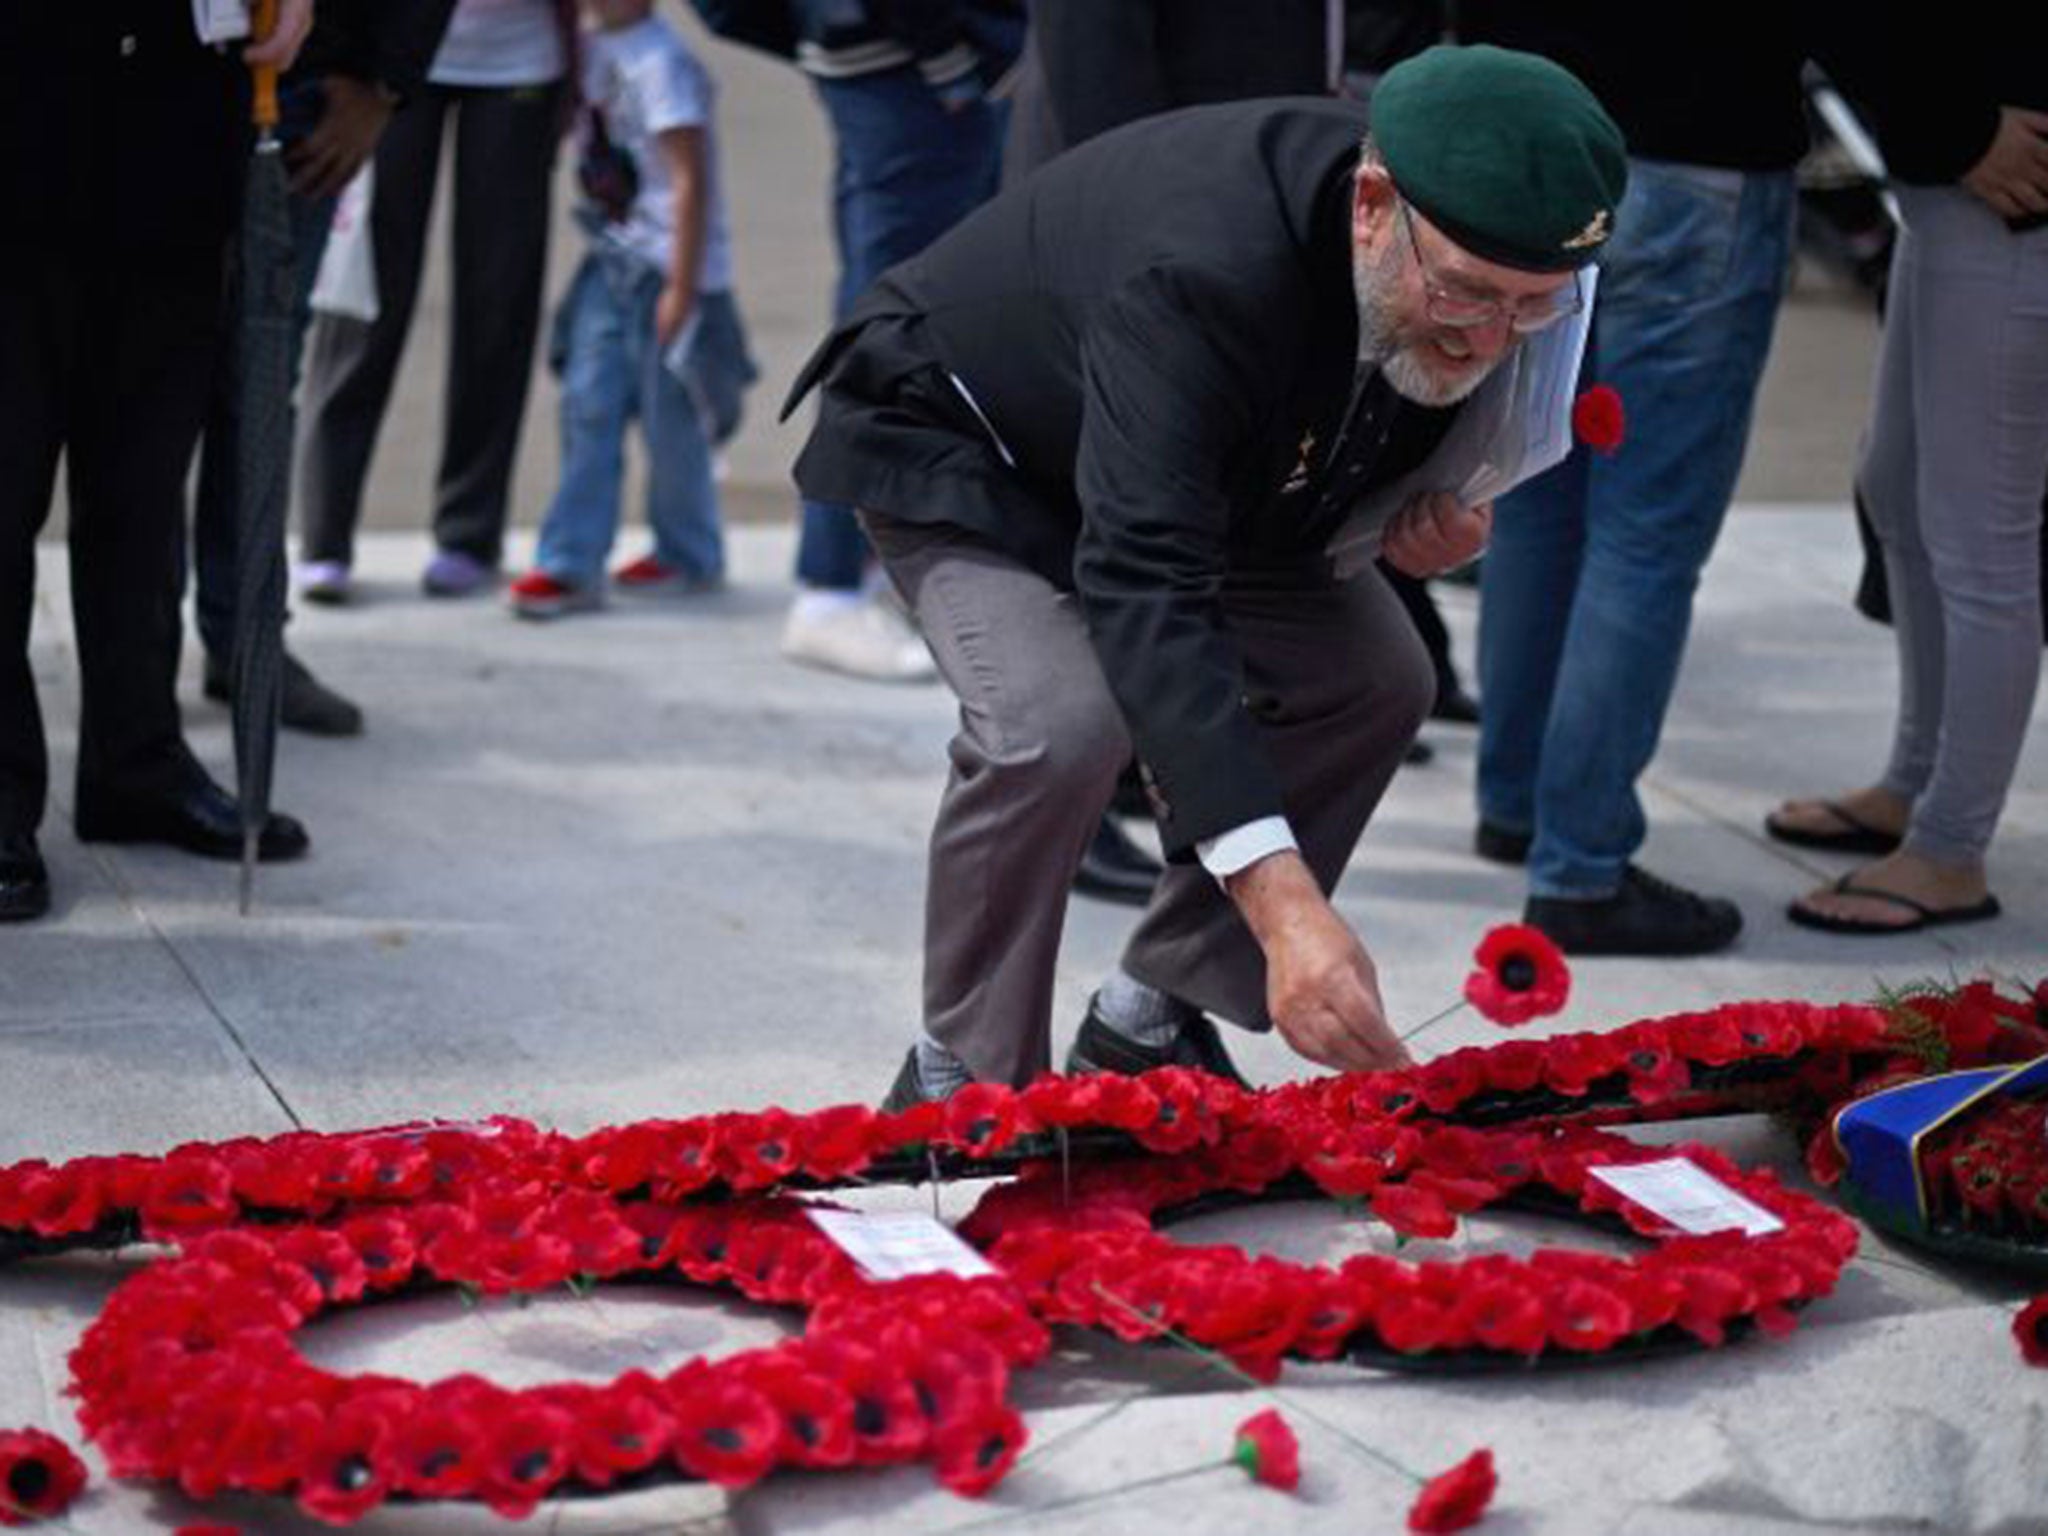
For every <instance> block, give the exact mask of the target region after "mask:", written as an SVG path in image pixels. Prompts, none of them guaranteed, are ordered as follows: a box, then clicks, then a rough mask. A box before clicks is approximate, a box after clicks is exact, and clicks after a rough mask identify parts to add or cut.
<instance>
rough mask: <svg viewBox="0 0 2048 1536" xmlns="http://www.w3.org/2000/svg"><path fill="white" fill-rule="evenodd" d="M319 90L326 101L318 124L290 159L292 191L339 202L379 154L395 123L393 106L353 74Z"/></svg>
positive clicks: (324, 83) (338, 77)
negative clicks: (365, 164) (379, 145)
mask: <svg viewBox="0 0 2048 1536" xmlns="http://www.w3.org/2000/svg"><path fill="white" fill-rule="evenodd" d="M320 91H321V95H322V96H323V98H324V99H325V105H324V106H323V107H322V109H321V112H320V121H319V122H317V123H315V124H314V125H313V130H312V132H310V133H308V134H307V135H306V136H305V138H303V139H301V140H300V141H299V142H298V144H297V145H296V146H294V148H293V150H292V153H291V156H290V159H291V169H292V190H293V191H294V192H298V193H302V194H304V195H305V196H307V197H335V196H338V195H339V194H340V192H341V189H342V188H343V187H345V186H347V185H348V184H349V181H350V180H351V179H352V178H353V177H354V176H355V174H356V172H357V171H360V170H361V169H362V168H363V162H364V161H366V160H368V159H369V158H370V156H371V155H372V154H373V153H375V151H376V148H377V141H378V140H379V139H381V138H383V137H384V130H385V128H386V127H387V126H389V124H390V122H391V109H392V105H393V103H392V100H391V97H390V96H389V95H388V94H387V93H386V92H384V91H382V90H380V89H379V88H378V87H376V86H374V85H371V84H369V83H368V82H367V81H363V80H358V79H356V78H355V77H354V76H352V75H329V76H328V77H327V78H326V79H324V80H322V81H321V82H320Z"/></svg>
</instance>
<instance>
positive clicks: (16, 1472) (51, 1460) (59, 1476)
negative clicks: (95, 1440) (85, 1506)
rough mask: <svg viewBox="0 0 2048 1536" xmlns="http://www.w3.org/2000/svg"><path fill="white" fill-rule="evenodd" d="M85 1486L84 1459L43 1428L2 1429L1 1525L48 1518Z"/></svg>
mask: <svg viewBox="0 0 2048 1536" xmlns="http://www.w3.org/2000/svg"><path fill="white" fill-rule="evenodd" d="M84 1487H85V1463H84V1462H82V1461H80V1460H79V1459H78V1457H77V1456H76V1455H75V1454H74V1453H73V1451H72V1449H71V1447H70V1446H68V1445H66V1444H65V1443H64V1442H63V1441H62V1440H59V1439H58V1438H57V1437H56V1436H55V1435H52V1434H48V1433H46V1432H45V1431H43V1430H40V1429H10V1430H0V1525H10V1526H12V1525H28V1524H30V1523H31V1522H33V1521H37V1520H48V1519H51V1518H53V1517H54V1516H57V1515H61V1514H62V1513H63V1512H64V1511H65V1510H66V1509H69V1508H70V1507H71V1501H72V1500H74V1499H76V1498H77V1497H78V1495H79V1493H80V1491H81V1490H82V1489H84Z"/></svg>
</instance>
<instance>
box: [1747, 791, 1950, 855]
mask: <svg viewBox="0 0 2048 1536" xmlns="http://www.w3.org/2000/svg"><path fill="white" fill-rule="evenodd" d="M1912 813H1913V807H1912V803H1911V802H1910V801H1906V800H1902V799H1900V798H1899V797H1898V796H1897V795H1895V794H1893V793H1891V792H1890V791H1889V790H1886V789H1881V788H1879V787H1878V786H1876V785H1874V784H1873V785H1871V786H1869V787H1868V788H1865V789H1853V790H1851V791H1849V793H1847V794H1846V795H1839V796H1837V797H1835V798H1834V799H1832V800H1822V799H1811V800H1787V801H1786V802H1785V803H1784V804H1783V805H1781V806H1779V807H1778V808H1777V809H1776V810H1775V811H1773V812H1771V814H1770V815H1768V816H1766V817H1765V818H1764V830H1765V831H1766V832H1768V833H1769V834H1770V835H1771V836H1772V837H1774V838H1776V839H1777V840H1778V841H1779V842H1781V843H1795V844H1797V845H1799V846H1800V847H1804V848H1828V849H1832V850H1834V851H1836V852H1839V853H1875V854H1887V853H1890V852H1892V850H1893V849H1895V848H1897V847H1898V845H1899V839H1900V838H1901V837H1903V836H1904V835H1905V831H1906V822H1907V820H1908V819H1909V818H1910V817H1911V815H1912Z"/></svg>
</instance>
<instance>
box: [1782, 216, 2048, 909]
mask: <svg viewBox="0 0 2048 1536" xmlns="http://www.w3.org/2000/svg"><path fill="white" fill-rule="evenodd" d="M1904 202H1905V210H1906V223H1907V232H1906V234H1905V235H1904V236H1903V237H1902V239H1901V241H1900V244H1899V253H1898V256H1897V259H1896V261H1895V264H1894V269H1893V271H1894V279H1893V284H1892V290H1891V292H1892V308H1891V310H1890V312H1889V313H1888V315H1887V317H1886V341H1885V353H1884V368H1883V371H1882V372H1881V374H1880V378H1881V381H1882V382H1881V387H1880V395H1879V414H1878V415H1876V416H1875V417H1874V418H1873V424H1872V431H1871V441H1872V451H1871V452H1870V453H1869V454H1868V455H1866V458H1865V462H1864V473H1865V476H1866V481H1865V483H1866V486H1867V490H1868V494H1869V498H1870V504H1871V516H1872V521H1873V523H1874V524H1875V525H1876V528H1877V532H1878V536H1879V538H1880V540H1881V541H1882V542H1883V545H1884V550H1885V565H1886V573H1887V577H1888V579H1889V582H1890V586H1891V595H1892V605H1893V618H1894V623H1895V624H1896V626H1897V629H1898V641H1899V647H1900V709H1899V723H1898V729H1897V733H1896V736H1895V739H1894V745H1893V752H1892V759H1891V762H1890V764H1889V765H1888V767H1887V769H1886V773H1885V777H1884V779H1883V781H1882V783H1881V785H1880V786H1879V787H1880V788H1882V789H1883V790H1885V791H1887V792H1888V793H1890V794H1892V795H1894V796H1896V797H1897V798H1898V800H1899V801H1900V802H1901V803H1904V804H1909V805H1910V806H1911V813H1910V820H1909V822H1908V824H1907V826H1906V830H1905V839H1904V842H1903V844H1902V846H1901V847H1900V848H1899V849H1898V851H1896V852H1895V853H1893V854H1891V855H1890V856H1889V857H1887V858H1885V859H1882V860H1880V861H1879V862H1878V863H1875V864H1872V865H1869V866H1866V867H1865V868H1862V869H1859V870H1857V871H1855V872H1854V874H1853V875H1852V876H1851V877H1850V882H1849V883H1850V885H1851V886H1852V887H1853V888H1854V889H1855V890H1862V891H1879V892H1887V893H1891V895H1892V896H1893V897H1902V898H1904V901H1900V900H1896V899H1886V898H1884V897H1859V896H1857V895H1855V894H1853V892H1852V891H1848V890H1827V889H1823V890H1820V891H1816V892H1813V893H1811V894H1810V895H1808V896H1807V897H1806V898H1804V899H1803V900H1802V901H1801V902H1799V903H1797V904H1795V907H1794V916H1795V918H1799V919H1800V920H1802V921H1804V920H1808V919H1809V918H1810V917H1811V915H1812V914H1816V913H1818V914H1820V915H1821V916H1822V917H1823V918H1834V919H1838V920H1848V921H1851V922H1854V923H1858V924H1861V925H1864V926H1866V927H1879V928H1882V927H1895V926H1897V927H1911V926H1917V925H1918V924H1919V922H1921V921H1922V920H1923V914H1924V913H1933V914H1937V915H1940V916H1951V915H1953V914H1957V913H1971V914H1974V915H1984V916H1989V915H1991V914H1992V913H1994V912H1995V911H1996V910H1997V905H1996V903H1995V902H1992V901H1990V900H1989V899H1988V896H1989V893H1988V889H1987V884H1986V874H1985V863H1984V861H1985V854H1986V851H1987V850H1988V849H1989V847H1990V843H1991V838H1992V834H1993V832H1994V830H1995V829H1996V827H1997V823H1998V818H1999V814H2000V812H2001V810H2002V809H2003V807H2004V803H2005V796H2006V792H2007V790H2008V789H2009V788H2010V786H2011V782H2012V776H2013V773H2014V770H2015V768H2016V766H2017V764H2018V760H2019V753H2020V748H2021V746H2022V744H2023V742H2024V739H2025V735H2026V730H2027V725H2028V722H2029V720H2030V719H2031V716H2032V713H2033V703H2034V695H2035V690H2036V687H2037V684H2038V682H2039V677H2040V665H2041V660H2040V658H2041V645H2040V637H2041V598H2040V564H2039V561H2040V528H2041V523H2040V519H2041V502H2040V490H2041V486H2042V485H2043V483H2044V482H2048V238H2044V237H2042V236H2041V235H2038V234H2030V235H2026V236H2015V235H2013V234H2012V233H2011V232H2010V231H2008V230H2007V229H2006V228H2005V227H2004V225H2003V224H2002V223H2001V222H2000V221H1999V220H1998V219H1997V218H1996V216H1995V215H1993V214H1992V213H1991V212H1990V211H1989V210H1988V209H1986V208H1984V207H1983V206H1982V205H1980V204H1979V203H1978V202H1977V201H1976V200H1975V199H1974V198H1972V197H1970V196H1969V195H1967V194H1965V193H1963V192H1961V191H1958V190H1953V189H1940V190H1926V189H1908V191H1907V193H1906V196H1905V198H1904ZM1894 412H1903V413H1905V414H1906V417H1907V419H1906V421H1905V422H1904V423H1903V424H1901V423H1899V422H1898V421H1897V420H1896V419H1895V417H1894V415H1893V414H1891V413H1894ZM1887 429H1890V431H1889V438H1888V437H1887ZM1902 432H1903V433H1904V434H1906V435H1908V436H1909V440H1910V442H1911V444H1912V449H1913V451H1912V452H1911V453H1910V454H1903V453H1900V452H1898V451H1897V450H1896V448H1891V449H1890V450H1889V451H1885V445H1886V444H1887V443H1888V442H1890V443H1895V442H1896V440H1897V438H1898V437H1899V436H1900V435H1901V433H1902ZM1901 475H1904V476H1908V477H1910V478H1907V479H1903V480H1902V479H1900V478H1899V477H1900V476H1901Z"/></svg>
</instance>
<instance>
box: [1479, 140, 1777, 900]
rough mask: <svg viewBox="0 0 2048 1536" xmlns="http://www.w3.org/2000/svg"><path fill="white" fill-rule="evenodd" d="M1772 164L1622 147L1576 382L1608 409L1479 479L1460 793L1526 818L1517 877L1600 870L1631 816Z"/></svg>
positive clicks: (1547, 881) (1739, 407)
mask: <svg viewBox="0 0 2048 1536" xmlns="http://www.w3.org/2000/svg"><path fill="white" fill-rule="evenodd" d="M1792 212H1793V185H1792V176H1791V173H1790V172H1789V171H1788V172H1766V173H1743V172H1739V171H1725V170H1718V169H1711V168H1707V167H1701V166H1688V165H1674V164H1667V163H1662V162H1657V161H1648V160H1634V159H1632V160H1631V161H1630V162H1629V184H1628V195H1627V197H1626V199H1625V200H1624V201H1623V203H1622V205H1621V208H1620V210H1619V211H1618V213H1617V215H1616V220H1615V227H1616V233H1615V237H1614V239H1613V241H1612V242H1611V243H1610V244H1609V246H1608V248H1607V251H1606V254H1605V255H1604V256H1603V257H1602V260H1601V273H1600V292H1599V301H1598V308H1597V310H1596V311H1595V314H1594V317H1593V327H1592V334H1591V337H1590V339H1589V341H1588V344H1587V348H1586V363H1585V372H1584V382H1585V383H1588V384H1590V383H1595V382H1598V383H1604V384H1610V385H1612V386H1613V387H1614V388H1615V389H1616V390H1618V391H1619V392H1620V394H1621V398H1622V403H1623V406H1624V408H1625V409H1626V411H1627V416H1628V434H1627V440H1626V441H1625V442H1624V443H1623V444H1622V445H1621V447H1620V448H1619V449H1618V450H1617V451H1616V452H1615V453H1614V454H1613V455H1612V456H1611V457H1608V456H1601V455H1596V454H1594V453H1592V452H1591V451H1589V450H1586V449H1583V448H1582V449H1580V450H1578V451H1576V452H1574V453H1573V454H1572V456H1571V457H1570V458H1568V459H1566V460H1565V461H1564V463H1562V464H1560V465H1559V466H1558V467H1557V468H1555V469H1553V470H1551V471H1550V472H1549V473H1548V474H1545V475H1542V476H1539V477H1538V478H1537V479H1535V480H1532V481H1531V482H1529V483H1528V484H1527V485H1525V486H1522V487H1521V488H1519V489H1518V490H1516V491H1514V492H1512V493H1510V494H1509V495H1507V496H1504V497H1502V498H1501V501H1500V504H1499V506H1498V507H1497V508H1496V509H1495V510H1496V516H1495V522H1494V534H1493V545H1492V547H1491V549H1489V550H1488V551H1487V556H1486V562H1485V565H1484V574H1483V576H1482V578H1481V606H1480V627H1479V678H1480V693H1481V697H1483V698H1484V699H1485V701H1486V707H1485V711H1484V716H1483V719H1482V721H1481V725H1480V741H1479V814H1480V816H1481V818H1482V819H1483V820H1485V821H1487V822H1490V823H1492V824H1494V825H1495V826H1498V827H1501V828H1503V829H1506V830H1509V831H1517V832H1528V833H1533V834H1534V842H1533V844H1532V845H1531V848H1530V854H1529V890H1530V892H1531V893H1532V894H1533V895H1538V896H1562V897H1567V898H1581V899H1597V898H1600V897H1604V896H1608V895H1612V894H1613V893H1614V891H1615V890H1616V889H1618V887H1619V885H1620V882H1621V876H1622V872H1623V870H1624V869H1625V868H1626V867H1627V865H1628V862H1629V859H1630V858H1631V857H1632V856H1633V855H1634V853H1635V851H1636V850H1637V849H1638V848H1639V847H1641V846H1642V842H1643V838H1644V835H1645V833H1646V831H1647V830H1648V829H1647V825H1646V823H1645V821H1644V818H1643V808H1642V803H1641V801H1640V800H1639V799H1638V797H1637V795H1636V780H1637V778H1638V777H1639V776H1640V775H1641V773H1642V771H1643V769H1644V768H1645V767H1647V766H1648V765H1649V761H1650V758H1651V756H1652V754H1653V753H1654V752H1655V751H1656V748H1657V738H1658V735H1659V734H1660V732H1661V731H1662V730H1663V726H1664V713H1665V710H1666V708H1667V707H1668V706H1669V704H1670V702H1671V691H1672V686H1673V684H1674V683H1675V682H1676V681H1677V677H1678V666H1679V662H1680V660H1681V658H1682V657H1683V655H1684V652H1685V640H1686V634H1687V631H1688V630H1689V629H1690V627H1691V624H1692V602H1693V592H1694V590H1695V588H1697V586H1698V585H1699V577H1700V571H1701V569H1702V568H1703V567H1704V566H1705V564H1706V562H1707V556H1708V555H1709V554H1710V553H1711V552H1712V551H1713V547H1714V540H1715V537H1716V536H1717V535H1718V534H1719V532H1720V529H1721V520H1722V518H1723V516H1724V515H1725V514H1726V512H1727V510H1728V501H1729V498H1730V496H1732V495H1733V494H1734V489H1735V479H1736V474H1737V472H1738V471H1739V470H1740V469H1741V467H1742V453H1743V448H1744V446H1745V445H1746V443H1747V441H1748V438H1749V423H1750V412H1751V407H1752V405H1753V404H1754V401H1755V398H1756V386H1757V379H1758V377H1759V376H1760V375H1761V373H1762V372H1763V365H1764V357H1765V354H1766V353H1767V352H1768V351H1769V349H1770V340H1771V327H1772V324H1773V322H1774V320H1775V318H1776V314H1777V307H1778V300H1779V297H1780V295H1781V293H1782V292H1783V289H1784V282H1785V273H1786V269H1787V264H1788V262H1789V260H1790V246H1791V235H1792Z"/></svg>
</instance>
